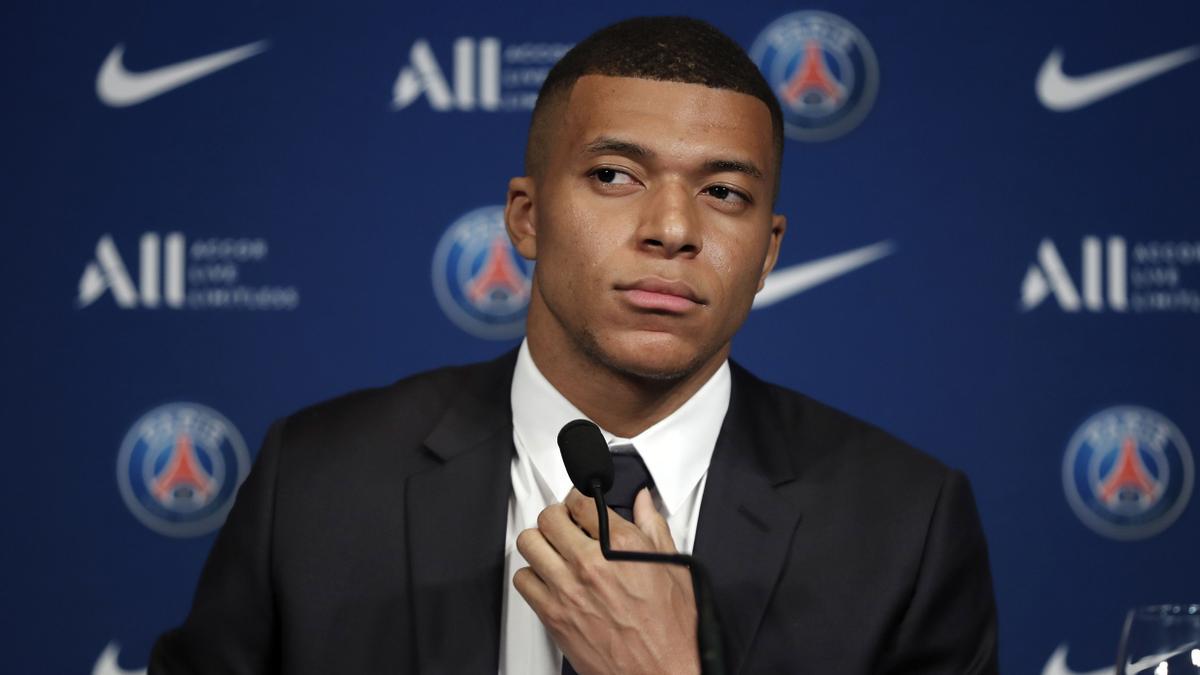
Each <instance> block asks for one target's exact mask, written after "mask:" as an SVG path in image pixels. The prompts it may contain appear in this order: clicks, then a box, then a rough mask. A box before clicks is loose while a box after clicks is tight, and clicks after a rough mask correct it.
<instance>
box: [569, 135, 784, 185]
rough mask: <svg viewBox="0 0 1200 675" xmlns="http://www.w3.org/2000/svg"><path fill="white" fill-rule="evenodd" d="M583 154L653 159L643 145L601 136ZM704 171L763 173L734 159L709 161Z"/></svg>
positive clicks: (760, 175)
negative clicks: (608, 154) (606, 154)
mask: <svg viewBox="0 0 1200 675" xmlns="http://www.w3.org/2000/svg"><path fill="white" fill-rule="evenodd" d="M583 149H584V152H586V153H587V154H589V155H601V154H604V153H613V154H616V155H626V156H629V157H637V158H639V159H649V158H652V157H654V151H653V150H651V149H650V148H647V147H645V146H643V145H638V144H637V143H634V142H633V141H626V140H623V139H620V138H613V137H611V136H601V137H600V138H597V139H596V140H594V141H592V142H591V143H588V144H587V145H585V146H584V148H583ZM704 169H705V171H707V172H708V173H723V172H726V171H732V172H734V173H744V174H746V175H747V176H751V177H753V178H762V177H763V172H762V170H761V169H759V168H758V167H757V166H755V165H754V164H753V163H752V162H743V161H740V160H736V159H710V160H708V161H707V162H705V163H704Z"/></svg>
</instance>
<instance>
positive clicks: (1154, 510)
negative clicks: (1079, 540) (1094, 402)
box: [1063, 406, 1194, 540]
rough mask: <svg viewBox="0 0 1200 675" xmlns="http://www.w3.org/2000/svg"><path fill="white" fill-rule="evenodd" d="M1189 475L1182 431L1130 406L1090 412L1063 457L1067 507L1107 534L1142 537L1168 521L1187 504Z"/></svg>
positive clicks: (1190, 468)
mask: <svg viewBox="0 0 1200 675" xmlns="http://www.w3.org/2000/svg"><path fill="white" fill-rule="evenodd" d="M1193 478H1194V475H1193V466H1192V452H1191V449H1190V448H1188V444H1187V440H1186V439H1185V438H1184V437H1183V434H1182V433H1180V431H1179V429H1178V428H1177V427H1176V426H1175V425H1174V424H1172V423H1171V421H1170V420H1168V419H1167V418H1165V417H1163V416H1162V415H1160V414H1158V413H1156V412H1154V411H1153V410H1149V409H1146V408H1140V407H1136V406H1118V407H1115V408H1108V409H1106V410H1102V411H1100V412H1098V413H1096V414H1095V415H1092V417H1090V418H1089V419H1088V420H1087V421H1086V422H1084V423H1083V425H1082V426H1080V427H1079V429H1078V430H1077V431H1076V432H1075V435H1074V436H1072V437H1071V442H1070V443H1069V444H1068V445H1067V454H1066V457H1065V458H1064V459H1063V487H1064V488H1065V489H1066V493H1067V501H1068V502H1070V504H1071V508H1072V509H1074V510H1075V513H1076V515H1078V516H1079V518H1080V519H1081V520H1082V521H1083V522H1084V524H1086V525H1087V526H1088V527H1090V528H1092V529H1093V530H1095V531H1096V532H1099V533H1100V534H1102V535H1104V536H1106V537H1110V538H1112V539H1120V540H1134V539H1145V538H1147V537H1151V536H1153V535H1155V534H1158V533H1159V532H1162V531H1163V530H1164V529H1166V528H1167V527H1168V526H1170V525H1171V523H1173V522H1175V519H1176V518H1178V517H1179V514H1180V513H1182V512H1183V509H1184V508H1185V507H1186V506H1187V503H1188V498H1189V497H1191V494H1192V480H1193Z"/></svg>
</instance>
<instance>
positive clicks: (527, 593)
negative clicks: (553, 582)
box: [512, 567, 555, 622]
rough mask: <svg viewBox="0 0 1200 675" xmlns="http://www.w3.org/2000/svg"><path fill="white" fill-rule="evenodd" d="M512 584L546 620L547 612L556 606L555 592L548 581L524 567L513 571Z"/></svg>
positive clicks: (535, 611)
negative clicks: (547, 583)
mask: <svg viewBox="0 0 1200 675" xmlns="http://www.w3.org/2000/svg"><path fill="white" fill-rule="evenodd" d="M512 584H513V588H515V589H517V592H518V593H520V594H521V597H522V598H525V602H527V603H529V607H530V609H532V610H533V611H534V613H536V614H537V615H538V616H539V617H542V619H543V622H544V620H545V613H546V612H548V611H550V610H551V608H553V607H554V606H555V605H554V602H555V600H554V593H553V592H552V591H551V590H550V587H549V586H547V585H546V582H544V581H542V579H541V577H539V576H538V575H537V573H536V572H534V571H533V570H532V569H530V568H528V567H522V568H521V569H519V570H517V571H516V572H515V573H513V579H512Z"/></svg>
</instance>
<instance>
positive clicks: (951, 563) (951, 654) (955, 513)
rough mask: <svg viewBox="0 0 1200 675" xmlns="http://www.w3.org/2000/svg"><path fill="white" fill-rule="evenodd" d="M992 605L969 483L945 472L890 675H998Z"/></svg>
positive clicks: (984, 548) (892, 650)
mask: <svg viewBox="0 0 1200 675" xmlns="http://www.w3.org/2000/svg"><path fill="white" fill-rule="evenodd" d="M996 652H997V627H996V600H995V596H994V594H993V591H992V575H991V571H990V569H989V566H988V554H987V542H986V540H985V539H984V536H983V527H982V525H981V524H980V521H979V513H978V511H977V510H976V508H975V498H974V497H973V496H972V494H971V486H970V484H969V483H968V482H967V478H966V476H964V475H963V474H962V473H960V472H958V471H950V472H948V474H947V476H946V479H945V480H944V481H943V483H942V487H941V492H940V494H939V495H938V499H937V503H936V505H935V506H934V511H933V515H932V518H931V519H930V525H929V529H928V531H927V533H926V539H925V547H924V551H923V554H922V559H921V567H920V571H919V572H918V575H917V580H916V586H915V589H914V591H913V596H912V601H911V602H910V603H909V606H908V610H907V611H906V612H905V614H904V617H903V618H902V619H901V622H900V624H899V627H898V629H897V631H896V634H895V638H894V640H893V641H892V643H891V645H890V650H889V657H888V658H887V659H886V664H887V667H886V668H884V669H882V670H883V671H884V672H887V673H894V674H896V675H899V674H901V673H920V674H921V675H996V674H997V673H998V672H999V670H998V665H997V655H996Z"/></svg>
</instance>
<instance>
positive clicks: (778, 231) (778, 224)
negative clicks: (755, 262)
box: [758, 213, 787, 291]
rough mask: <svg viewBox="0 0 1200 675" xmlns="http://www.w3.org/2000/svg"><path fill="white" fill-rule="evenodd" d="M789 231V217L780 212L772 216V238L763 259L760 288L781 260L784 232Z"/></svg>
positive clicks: (759, 278) (760, 288)
mask: <svg viewBox="0 0 1200 675" xmlns="http://www.w3.org/2000/svg"><path fill="white" fill-rule="evenodd" d="M786 231H787V217H786V216H781V215H779V214H778V213H776V214H773V215H772V216H771V240H770V241H768V242H767V257H766V258H765V259H764V260H763V268H762V275H761V276H759V277H758V290H760V291H761V290H762V289H763V284H765V283H766V282H767V275H768V274H770V273H771V270H773V269H775V263H776V261H778V260H779V247H780V245H782V244H783V233H784V232H786Z"/></svg>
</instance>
